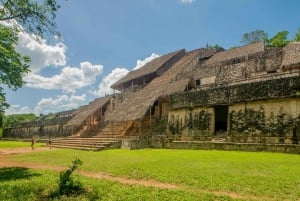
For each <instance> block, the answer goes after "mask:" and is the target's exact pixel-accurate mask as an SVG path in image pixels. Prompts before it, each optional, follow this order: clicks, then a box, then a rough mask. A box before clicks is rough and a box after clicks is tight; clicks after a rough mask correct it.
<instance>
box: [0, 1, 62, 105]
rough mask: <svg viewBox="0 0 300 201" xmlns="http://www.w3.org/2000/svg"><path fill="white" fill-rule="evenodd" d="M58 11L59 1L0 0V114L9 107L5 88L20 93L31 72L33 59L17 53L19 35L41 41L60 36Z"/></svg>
mask: <svg viewBox="0 0 300 201" xmlns="http://www.w3.org/2000/svg"><path fill="white" fill-rule="evenodd" d="M59 8H60V6H59V5H58V4H57V3H56V0H44V1H43V2H42V1H36V0H0V111H4V109H6V108H7V107H8V106H9V105H8V103H7V101H6V98H5V93H4V88H3V87H2V86H3V85H6V86H7V87H8V88H9V89H12V90H17V89H18V88H20V87H22V86H23V84H24V81H23V79H22V78H23V74H24V73H28V72H29V63H30V58H29V57H27V56H24V55H21V54H19V53H18V52H16V51H15V46H16V44H17V43H18V32H19V31H25V32H27V33H29V34H34V35H36V36H39V37H45V36H51V35H54V34H57V32H55V30H56V24H55V21H54V19H55V17H56V12H57V10H58V9H59ZM1 85H2V86H1Z"/></svg>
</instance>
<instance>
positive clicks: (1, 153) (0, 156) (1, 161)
mask: <svg viewBox="0 0 300 201" xmlns="http://www.w3.org/2000/svg"><path fill="white" fill-rule="evenodd" d="M32 151H33V150H31V148H17V149H16V148H15V149H0V168H2V167H24V168H30V169H38V170H53V171H62V170H66V167H58V166H50V165H42V164H35V163H27V162H11V161H9V160H7V156H8V155H15V154H23V153H30V152H32ZM34 151H35V152H37V151H49V148H46V147H43V148H36V149H35V150H34ZM79 174H81V175H83V176H86V177H91V178H98V179H105V180H109V181H114V182H119V183H122V184H129V185H140V186H146V187H154V188H161V189H179V190H187V191H191V192H198V193H207V194H213V195H216V196H228V197H230V198H234V199H245V200H272V199H269V198H268V199H266V198H262V197H255V196H243V195H239V194H237V193H233V192H223V191H208V190H203V189H189V188H187V187H184V186H179V185H175V184H169V183H163V182H159V181H155V180H135V179H129V178H124V177H118V176H111V175H109V174H106V173H103V172H97V173H95V172H88V171H83V170H80V171H79Z"/></svg>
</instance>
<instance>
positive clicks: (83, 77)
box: [24, 62, 103, 93]
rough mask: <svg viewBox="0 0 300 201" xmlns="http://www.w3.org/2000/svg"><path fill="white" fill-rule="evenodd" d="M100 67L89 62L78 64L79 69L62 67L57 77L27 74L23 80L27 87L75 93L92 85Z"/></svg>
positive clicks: (100, 70)
mask: <svg viewBox="0 0 300 201" xmlns="http://www.w3.org/2000/svg"><path fill="white" fill-rule="evenodd" d="M102 72H103V66H102V65H92V64H91V63H90V62H82V63H80V67H79V68H78V67H69V66H67V67H64V68H63V69H62V71H61V73H60V74H59V75H54V76H52V77H44V76H41V75H38V74H35V73H28V74H27V75H25V77H24V80H25V82H26V86H27V87H32V88H40V89H48V90H54V89H61V90H63V91H65V92H73V93H74V92H75V91H76V89H79V88H82V87H86V86H90V85H92V84H94V82H95V81H96V78H97V76H98V75H100V74H102Z"/></svg>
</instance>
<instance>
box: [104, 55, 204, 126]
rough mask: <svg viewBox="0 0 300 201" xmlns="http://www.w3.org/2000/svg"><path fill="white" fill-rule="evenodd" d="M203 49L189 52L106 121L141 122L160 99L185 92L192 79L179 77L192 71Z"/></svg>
mask: <svg viewBox="0 0 300 201" xmlns="http://www.w3.org/2000/svg"><path fill="white" fill-rule="evenodd" d="M204 51H205V50H203V49H199V50H195V51H191V52H187V53H186V54H185V55H184V56H183V57H182V58H181V59H179V61H177V62H176V63H175V64H174V65H172V67H171V68H169V69H168V70H167V71H166V72H165V73H163V74H162V75H161V76H159V77H156V78H155V79H154V80H152V81H151V82H150V83H149V84H148V85H147V86H146V87H145V88H143V89H140V90H138V91H135V92H132V93H130V94H129V95H128V96H126V97H125V99H124V101H123V102H122V103H120V104H117V105H116V108H115V110H114V112H113V113H111V114H109V115H108V116H107V117H106V119H105V121H110V122H124V121H134V120H141V119H142V118H143V117H144V115H145V114H146V112H147V111H148V110H149V108H150V107H151V106H152V105H153V104H154V102H155V101H156V100H158V99H159V98H160V97H165V96H168V95H170V94H173V93H177V92H183V91H184V90H185V89H186V88H187V87H188V86H189V84H190V82H191V80H192V79H191V78H186V77H180V76H179V77H178V76H177V75H179V74H181V73H182V72H184V71H191V70H192V69H194V68H195V66H196V65H197V64H198V62H199V58H201V55H204Z"/></svg>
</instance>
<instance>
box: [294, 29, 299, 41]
mask: <svg viewBox="0 0 300 201" xmlns="http://www.w3.org/2000/svg"><path fill="white" fill-rule="evenodd" d="M294 41H297V42H300V27H299V28H298V31H297V33H296V34H295V37H294Z"/></svg>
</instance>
